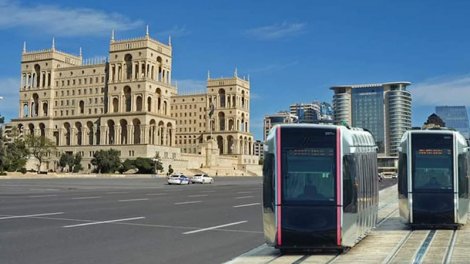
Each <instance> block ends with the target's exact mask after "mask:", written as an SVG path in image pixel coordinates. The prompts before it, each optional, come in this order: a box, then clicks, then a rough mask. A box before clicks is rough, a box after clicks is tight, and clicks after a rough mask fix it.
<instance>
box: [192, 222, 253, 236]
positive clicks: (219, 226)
mask: <svg viewBox="0 0 470 264" xmlns="http://www.w3.org/2000/svg"><path fill="white" fill-rule="evenodd" d="M246 222H248V221H240V222H234V223H230V224H225V225H218V226H213V227H208V228H203V229H198V230H193V231H189V232H184V233H183V235H189V234H194V233H199V232H204V231H209V230H214V229H217V228H221V227H226V226H233V225H239V224H243V223H246Z"/></svg>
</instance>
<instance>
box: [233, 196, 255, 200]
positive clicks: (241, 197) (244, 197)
mask: <svg viewBox="0 0 470 264" xmlns="http://www.w3.org/2000/svg"><path fill="white" fill-rule="evenodd" d="M253 197H254V196H240V197H235V199H247V198H253Z"/></svg>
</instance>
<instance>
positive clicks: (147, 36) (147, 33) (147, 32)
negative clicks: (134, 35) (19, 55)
mask: <svg viewBox="0 0 470 264" xmlns="http://www.w3.org/2000/svg"><path fill="white" fill-rule="evenodd" d="M145 37H146V38H149V25H147V27H146V28H145Z"/></svg>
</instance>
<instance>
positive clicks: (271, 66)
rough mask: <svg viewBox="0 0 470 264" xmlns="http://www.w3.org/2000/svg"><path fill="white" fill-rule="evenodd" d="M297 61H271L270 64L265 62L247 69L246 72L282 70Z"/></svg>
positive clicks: (295, 63)
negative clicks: (262, 64)
mask: <svg viewBox="0 0 470 264" xmlns="http://www.w3.org/2000/svg"><path fill="white" fill-rule="evenodd" d="M298 63H299V62H298V61H291V62H288V63H271V64H267V65H264V66H261V67H255V68H252V69H248V70H247V72H250V73H262V72H276V71H280V70H284V69H286V68H289V67H292V66H295V65H297V64H298Z"/></svg>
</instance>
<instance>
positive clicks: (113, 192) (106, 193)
mask: <svg viewBox="0 0 470 264" xmlns="http://www.w3.org/2000/svg"><path fill="white" fill-rule="evenodd" d="M118 193H121V194H122V193H129V192H107V193H106V194H118Z"/></svg>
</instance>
